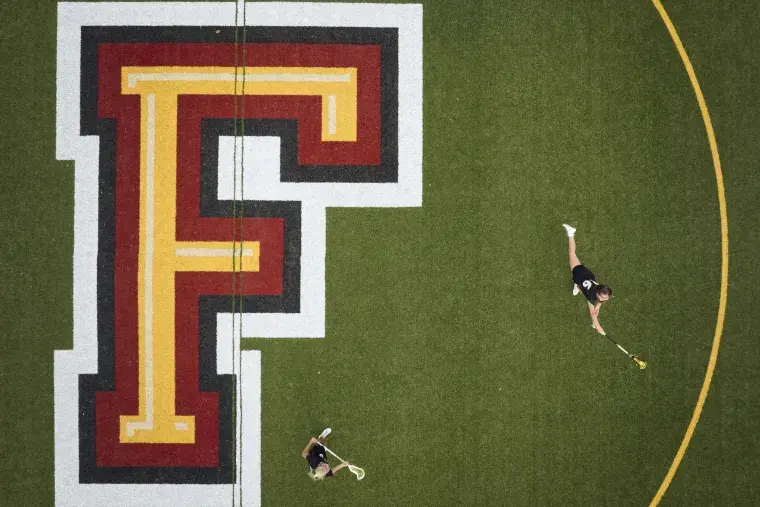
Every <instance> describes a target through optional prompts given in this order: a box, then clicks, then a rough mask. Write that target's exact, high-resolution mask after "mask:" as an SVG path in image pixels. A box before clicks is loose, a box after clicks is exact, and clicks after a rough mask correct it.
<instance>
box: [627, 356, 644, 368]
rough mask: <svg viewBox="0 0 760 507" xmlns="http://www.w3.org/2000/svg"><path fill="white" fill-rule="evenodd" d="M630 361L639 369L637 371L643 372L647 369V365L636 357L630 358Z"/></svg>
mask: <svg viewBox="0 0 760 507" xmlns="http://www.w3.org/2000/svg"><path fill="white" fill-rule="evenodd" d="M631 359H633V362H634V363H636V366H638V367H639V370H645V369H646V367H647V363H646V362H645V361H642V360H641V359H639V358H638V357H636V356H631Z"/></svg>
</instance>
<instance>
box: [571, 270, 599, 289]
mask: <svg viewBox="0 0 760 507" xmlns="http://www.w3.org/2000/svg"><path fill="white" fill-rule="evenodd" d="M586 280H595V278H594V273H592V272H591V270H590V269H588V268H587V267H586V266H584V265H583V264H578V265H577V266H575V267H574V268H573V282H575V284H576V285H577V286H578V287H583V282H584V281H586Z"/></svg>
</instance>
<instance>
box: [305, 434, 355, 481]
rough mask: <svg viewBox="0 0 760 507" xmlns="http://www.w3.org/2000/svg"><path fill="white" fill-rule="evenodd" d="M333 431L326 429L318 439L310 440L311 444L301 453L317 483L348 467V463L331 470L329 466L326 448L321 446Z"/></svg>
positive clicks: (310, 474)
mask: <svg viewBox="0 0 760 507" xmlns="http://www.w3.org/2000/svg"><path fill="white" fill-rule="evenodd" d="M331 431H332V430H331V429H330V428H325V430H324V431H323V432H322V433H320V435H319V437H318V438H312V439H311V440H309V443H308V444H306V447H304V449H303V451H301V456H303V457H304V458H306V461H308V462H309V468H310V472H309V476H310V477H311V478H312V479H314V480H315V481H322V480H324V478H325V477H332V475H333V473H336V472H338V471H339V470H340V469H341V468H343V467H345V466H347V465H346V463H341V464H340V465H338V466H336V467H335V468H330V465H328V464H327V458H326V457H325V448H324V447H323V446H322V445H321V444H323V443H325V439H326V438H327V435H329V434H330V432H331Z"/></svg>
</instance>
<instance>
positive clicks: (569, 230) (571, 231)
mask: <svg viewBox="0 0 760 507" xmlns="http://www.w3.org/2000/svg"><path fill="white" fill-rule="evenodd" d="M562 227H564V228H565V230H566V231H567V237H568V238H572V237H573V236H575V227H573V226H572V225H567V224H562Z"/></svg>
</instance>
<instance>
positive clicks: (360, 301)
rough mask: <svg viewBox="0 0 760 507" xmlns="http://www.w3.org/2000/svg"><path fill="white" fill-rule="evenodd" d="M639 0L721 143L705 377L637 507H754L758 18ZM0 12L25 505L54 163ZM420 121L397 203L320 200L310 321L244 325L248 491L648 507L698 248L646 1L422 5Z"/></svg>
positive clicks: (706, 175) (695, 346) (6, 8)
mask: <svg viewBox="0 0 760 507" xmlns="http://www.w3.org/2000/svg"><path fill="white" fill-rule="evenodd" d="M671 4H673V5H671ZM665 7H666V8H667V9H668V11H669V13H670V15H671V17H672V18H673V22H674V23H675V26H676V28H678V29H679V32H680V34H681V37H682V39H683V42H684V44H685V46H686V50H687V51H688V52H689V55H690V57H691V59H692V62H693V63H694V66H695V70H696V72H697V76H698V78H699V79H700V83H701V85H702V88H703V91H704V93H705V97H706V99H707V102H708V106H709V107H710V112H711V115H712V121H713V124H714V126H715V130H716V135H717V138H718V146H719V148H720V150H721V151H720V153H721V160H722V163H723V169H724V174H725V183H726V197H727V202H728V214H729V238H730V278H729V296H728V312H727V320H726V327H725V332H724V335H723V346H722V348H721V351H720V356H719V360H718V367H717V370H716V375H715V378H714V381H713V386H712V388H711V391H710V395H709V397H708V400H707V403H706V405H705V410H704V413H703V415H702V418H701V420H700V423H699V425H698V427H697V431H696V433H695V437H694V440H693V441H692V444H691V445H690V447H689V449H688V451H687V453H686V457H685V459H684V461H683V463H682V464H681V467H680V469H679V471H678V473H677V474H676V477H675V479H674V481H673V483H672V485H671V487H670V489H669V490H668V492H667V493H666V495H665V497H664V499H663V502H662V505H756V504H759V503H760V492H759V491H758V487H757V485H756V481H754V479H753V477H756V476H757V475H758V474H759V473H760V449H758V442H757V437H756V435H755V433H756V431H755V426H756V425H755V423H753V421H756V420H757V416H758V406H760V403H759V402H760V397H759V396H758V388H757V385H758V381H760V378H759V377H760V375H758V369H757V367H756V364H757V359H758V352H757V349H756V348H755V347H754V345H755V344H754V341H755V338H756V331H757V328H758V325H760V312H759V311H758V309H757V307H756V306H755V305H754V301H755V300H756V299H757V296H758V289H757V287H759V286H760V272H759V270H758V268H757V260H756V259H757V254H756V251H757V248H758V246H760V234H758V232H757V231H758V229H757V226H756V218H757V216H758V206H757V197H756V196H757V195H758V194H759V193H760V192H759V188H760V185H758V182H757V179H756V175H757V164H758V162H759V161H760V148H758V145H757V143H756V135H755V132H757V130H758V128H759V127H760V115H759V113H760V110H759V109H758V107H757V100H756V97H757V91H756V86H755V83H757V82H758V78H759V77H760V76H758V72H757V71H758V59H757V56H756V55H758V54H760V28H758V25H757V23H755V22H754V21H753V17H752V16H753V15H755V14H754V12H755V11H754V7H753V5H752V3H751V2H734V3H730V4H727V3H721V2H717V1H709V2H707V1H701V2H692V3H690V4H689V5H675V3H674V2H667V3H666V4H665ZM0 9H2V15H0V19H3V20H4V21H3V22H4V24H5V25H6V26H5V28H4V36H3V43H2V44H0V61H2V62H3V64H4V68H5V69H6V71H4V73H3V74H4V75H3V77H2V79H3V88H2V89H3V95H4V97H5V98H4V100H3V101H2V105H1V106H0V107H2V114H1V115H0V116H2V117H4V118H5V119H6V121H5V122H4V126H3V134H2V137H0V146H1V147H2V149H1V150H0V152H1V153H3V154H4V155H3V159H2V162H0V164H2V169H1V172H0V174H2V186H0V188H1V189H2V198H3V203H4V208H5V211H4V212H3V213H2V214H1V215H0V237H1V238H2V245H3V250H2V256H0V269H2V278H0V279H2V280H3V282H2V287H3V288H2V291H3V297H2V298H1V299H0V305H2V308H1V309H0V330H2V332H3V335H4V338H3V339H2V340H1V341H0V363H1V364H2V368H0V373H2V377H3V380H2V382H0V386H1V387H0V397H1V398H2V405H0V406H2V407H3V409H2V415H1V416H0V443H1V444H2V453H3V456H4V459H3V460H0V463H1V464H0V485H1V486H0V488H1V489H0V505H2V506H3V507H5V506H8V507H10V506H16V505H52V501H53V500H52V499H53V482H52V467H53V464H52V460H53V433H52V430H53V428H52V421H53V402H52V366H53V363H52V357H53V356H52V352H53V350H54V349H56V348H65V347H70V345H71V329H72V316H71V312H72V304H71V297H72V295H71V294H72V291H71V273H72V267H71V254H72V238H73V218H72V211H73V174H72V171H73V167H72V164H70V163H67V162H56V161H55V156H54V118H55V108H54V102H55V100H54V99H55V80H54V76H55V59H54V57H55V3H54V2H49V1H44V2H43V1H40V0H32V1H26V2H23V3H21V2H15V3H13V2H10V3H4V4H3V5H2V6H1V7H0ZM30 59H34V60H33V61H34V64H31V65H30V64H29V63H28V62H30ZM423 120H424V167H423V175H424V187H423V201H424V203H423V206H422V207H421V208H411V209H333V210H329V211H328V229H327V273H326V300H327V304H326V306H327V310H326V322H327V325H326V333H327V336H326V338H325V339H323V340H310V339H282V340H273V339H267V340H253V339H249V340H246V342H245V347H246V348H250V349H254V348H255V349H259V350H262V357H263V386H262V387H263V412H262V413H263V436H262V471H263V477H262V486H263V505H266V506H296V505H315V506H320V505H324V506H328V505H329V506H336V505H346V506H349V505H350V506H442V505H463V506H470V505H472V506H476V505H477V506H496V505H542V506H543V505H547V506H548V505H551V506H567V505H577V506H595V505H610V506H624V505H626V506H627V505H647V504H648V503H649V502H650V500H651V499H652V497H653V496H654V494H655V492H656V491H657V488H658V487H659V485H660V483H661V482H662V480H663V478H664V476H665V473H666V471H667V469H668V467H669V466H670V463H671V462H672V460H673V457H674V455H675V453H676V450H677V448H678V445H679V444H680V442H681V439H682V438H683V435H684V432H685V430H686V427H687V424H688V421H689V418H690V417H691V415H692V412H693V410H694V406H695V404H696V400H697V395H698V393H699V390H700V388H701V385H702V380H703V378H704V375H705V368H706V365H707V361H708V357H709V353H710V348H711V345H712V340H713V333H714V328H715V322H716V315H717V311H718V296H719V285H720V260H721V259H720V229H719V215H718V199H717V191H716V180H715V174H714V169H713V164H712V161H711V158H710V151H709V147H708V143H707V138H706V134H705V128H704V125H703V123H702V118H701V116H700V114H699V109H698V106H697V102H696V100H695V97H694V93H693V91H692V89H691V86H690V84H689V81H688V78H687V76H686V73H685V71H684V69H683V65H682V63H681V61H680V58H679V57H678V55H677V53H676V51H675V48H674V46H673V43H672V41H671V39H670V37H669V35H668V33H667V30H666V28H665V26H664V25H663V23H662V21H661V19H660V18H659V15H658V14H657V12H656V10H655V9H654V7H653V6H652V4H651V2H649V1H643V0H642V1H637V2H606V1H589V2H569V1H552V2H543V3H537V2H530V1H505V2H499V1H475V2H467V3H463V2H458V1H444V0H436V1H434V2H427V3H425V4H424V118H423ZM562 222H569V223H572V224H574V225H576V226H577V227H578V233H577V236H576V237H577V241H578V255H579V257H580V258H581V260H582V261H583V262H584V263H585V264H587V265H588V266H589V267H590V268H591V269H592V270H593V271H594V273H595V274H596V275H597V279H598V280H600V281H602V282H606V283H609V284H610V285H611V286H612V287H613V288H614V290H615V298H614V299H613V300H612V301H611V302H609V303H606V304H605V305H604V306H603V307H602V312H601V315H600V321H601V322H602V325H603V326H604V327H605V329H606V330H607V331H608V332H609V333H610V334H611V335H612V336H613V337H615V339H617V340H619V341H620V342H621V343H623V344H624V346H626V347H627V348H629V350H631V351H632V352H637V353H640V354H641V355H642V356H643V357H644V358H645V359H646V360H647V361H648V362H649V368H648V369H647V370H646V371H644V372H641V371H638V370H637V369H636V368H635V367H634V366H633V365H632V364H631V363H630V362H629V361H628V360H627V359H626V358H625V357H624V356H623V355H622V354H621V353H620V352H619V351H618V350H616V349H615V348H614V347H613V346H611V344H610V343H608V342H607V341H606V340H604V339H603V338H602V337H600V336H598V335H597V334H596V333H595V332H594V331H593V330H592V329H591V328H590V319H589V318H588V315H587V312H586V310H585V303H584V302H583V300H582V299H581V298H582V296H578V297H576V298H573V297H572V296H571V293H570V288H571V281H570V275H569V266H568V264H567V239H566V237H565V235H564V231H563V229H562V228H561V226H560V224H561V223H562ZM324 426H331V427H332V428H333V435H331V448H334V450H335V451H336V452H337V453H338V454H340V455H341V456H343V457H345V458H348V459H349V460H351V461H355V462H356V463H357V464H359V465H360V466H362V467H364V468H365V470H366V471H367V476H366V478H365V479H364V480H363V481H361V482H357V481H355V480H353V476H351V475H349V474H348V473H346V472H342V473H341V474H339V475H338V476H337V477H336V478H335V479H331V480H329V481H326V482H325V483H320V484H315V483H312V482H311V481H309V480H308V479H307V478H306V476H305V473H304V472H305V462H304V461H303V459H302V458H301V457H300V450H301V448H302V447H303V445H305V443H306V441H307V440H308V438H309V437H310V436H313V435H314V434H316V433H318V432H319V431H320V430H321V429H322V428H323V427H324Z"/></svg>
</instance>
